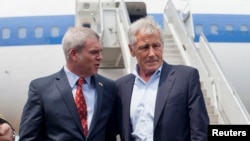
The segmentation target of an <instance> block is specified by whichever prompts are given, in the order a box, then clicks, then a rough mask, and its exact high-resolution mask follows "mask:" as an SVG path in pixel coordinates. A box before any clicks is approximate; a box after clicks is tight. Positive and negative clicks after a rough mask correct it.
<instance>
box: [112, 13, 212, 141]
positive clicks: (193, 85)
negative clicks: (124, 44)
mask: <svg viewBox="0 0 250 141" xmlns="http://www.w3.org/2000/svg"><path fill="white" fill-rule="evenodd" d="M128 39H129V49H130V53H131V55H132V56H133V57H136V59H137V66H136V69H135V70H134V72H133V73H131V74H128V75H126V76H124V77H122V78H120V79H118V80H117V81H116V84H117V98H116V104H115V105H116V112H117V121H118V124H117V126H118V133H119V134H120V137H121V141H207V132H208V131H207V130H208V124H209V117H208V113H207V110H206V106H205V102H204V97H203V94H202V91H201V87H200V81H199V73H198V70H197V69H195V68H193V67H189V66H184V65H170V64H168V63H166V62H165V61H164V60H163V50H164V48H163V47H164V38H163V33H162V31H161V27H160V26H159V25H158V24H157V23H156V22H155V21H154V19H152V18H151V17H144V18H141V19H139V20H137V21H135V22H134V23H132V24H131V25H130V28H129V30H128Z"/></svg>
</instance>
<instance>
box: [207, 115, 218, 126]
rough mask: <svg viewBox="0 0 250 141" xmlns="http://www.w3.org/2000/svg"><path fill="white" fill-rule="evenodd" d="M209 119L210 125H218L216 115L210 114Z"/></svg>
mask: <svg viewBox="0 0 250 141" xmlns="http://www.w3.org/2000/svg"><path fill="white" fill-rule="evenodd" d="M209 119H210V124H218V122H219V117H218V115H217V114H210V115H209Z"/></svg>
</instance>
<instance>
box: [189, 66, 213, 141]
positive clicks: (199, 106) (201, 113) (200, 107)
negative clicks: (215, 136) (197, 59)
mask: <svg viewBox="0 0 250 141" xmlns="http://www.w3.org/2000/svg"><path fill="white" fill-rule="evenodd" d="M188 109H189V117H190V128H191V131H190V132H191V133H190V134H191V141H207V135H208V124H209V117H208V113H207V109H206V105H205V101H204V97H203V93H202V90H201V85H200V80H199V72H198V70H197V69H194V71H192V72H191V74H190V82H189V92H188Z"/></svg>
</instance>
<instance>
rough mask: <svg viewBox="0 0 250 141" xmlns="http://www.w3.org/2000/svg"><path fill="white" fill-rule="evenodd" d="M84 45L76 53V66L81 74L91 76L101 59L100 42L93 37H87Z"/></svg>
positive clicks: (95, 71)
mask: <svg viewBox="0 0 250 141" xmlns="http://www.w3.org/2000/svg"><path fill="white" fill-rule="evenodd" d="M84 46H85V47H84V48H83V49H82V50H81V51H80V52H79V53H78V54H77V60H78V61H77V66H78V69H79V70H80V71H79V72H81V74H82V75H84V76H91V75H94V74H96V73H97V72H98V69H99V66H100V63H101V60H102V49H103V48H102V44H101V42H100V41H99V40H97V39H95V38H89V39H87V40H86V42H85V45H84Z"/></svg>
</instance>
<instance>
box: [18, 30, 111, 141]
mask: <svg viewBox="0 0 250 141" xmlns="http://www.w3.org/2000/svg"><path fill="white" fill-rule="evenodd" d="M62 48H63V51H64V55H65V58H66V65H65V66H64V67H63V68H62V69H61V70H60V71H59V72H57V73H55V74H52V75H49V76H46V77H42V78H38V79H35V80H33V81H31V83H30V86H29V93H28V99H27V101H26V103H25V106H24V109H23V113H22V118H21V123H20V131H19V136H20V138H19V140H20V141H114V140H115V139H116V138H115V134H113V133H111V132H109V131H110V130H109V128H110V127H111V124H110V123H112V122H110V121H112V120H111V119H110V115H111V112H112V108H113V105H114V100H115V83H114V81H112V80H110V79H107V78H105V77H103V76H101V75H98V74H97V71H98V68H99V65H100V62H101V60H102V54H101V52H102V44H101V41H100V37H99V35H98V34H97V33H95V32H94V31H93V30H92V29H90V28H84V27H72V28H69V29H68V31H67V32H66V33H65V35H64V37H63V41H62ZM51 61H53V60H51ZM38 63H39V62H38ZM45 69H46V68H45ZM79 78H84V80H83V81H82V82H84V83H83V84H79V85H77V84H76V83H77V82H78V79H79ZM78 89H79V90H78ZM76 91H79V92H76ZM78 94H79V96H81V97H82V96H83V97H84V99H85V100H84V102H83V101H81V100H79V99H78V102H76V101H75V99H77V98H76V95H78ZM79 101H80V102H81V103H80V104H83V103H84V104H85V106H80V109H81V110H83V109H85V107H87V108H86V109H85V110H83V111H84V114H83V115H82V114H80V115H81V116H80V115H79V113H80V112H79V111H80V110H79V111H78V109H77V107H76V106H77V105H80V104H79ZM83 116H86V119H84V118H83ZM85 133H86V134H85Z"/></svg>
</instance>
